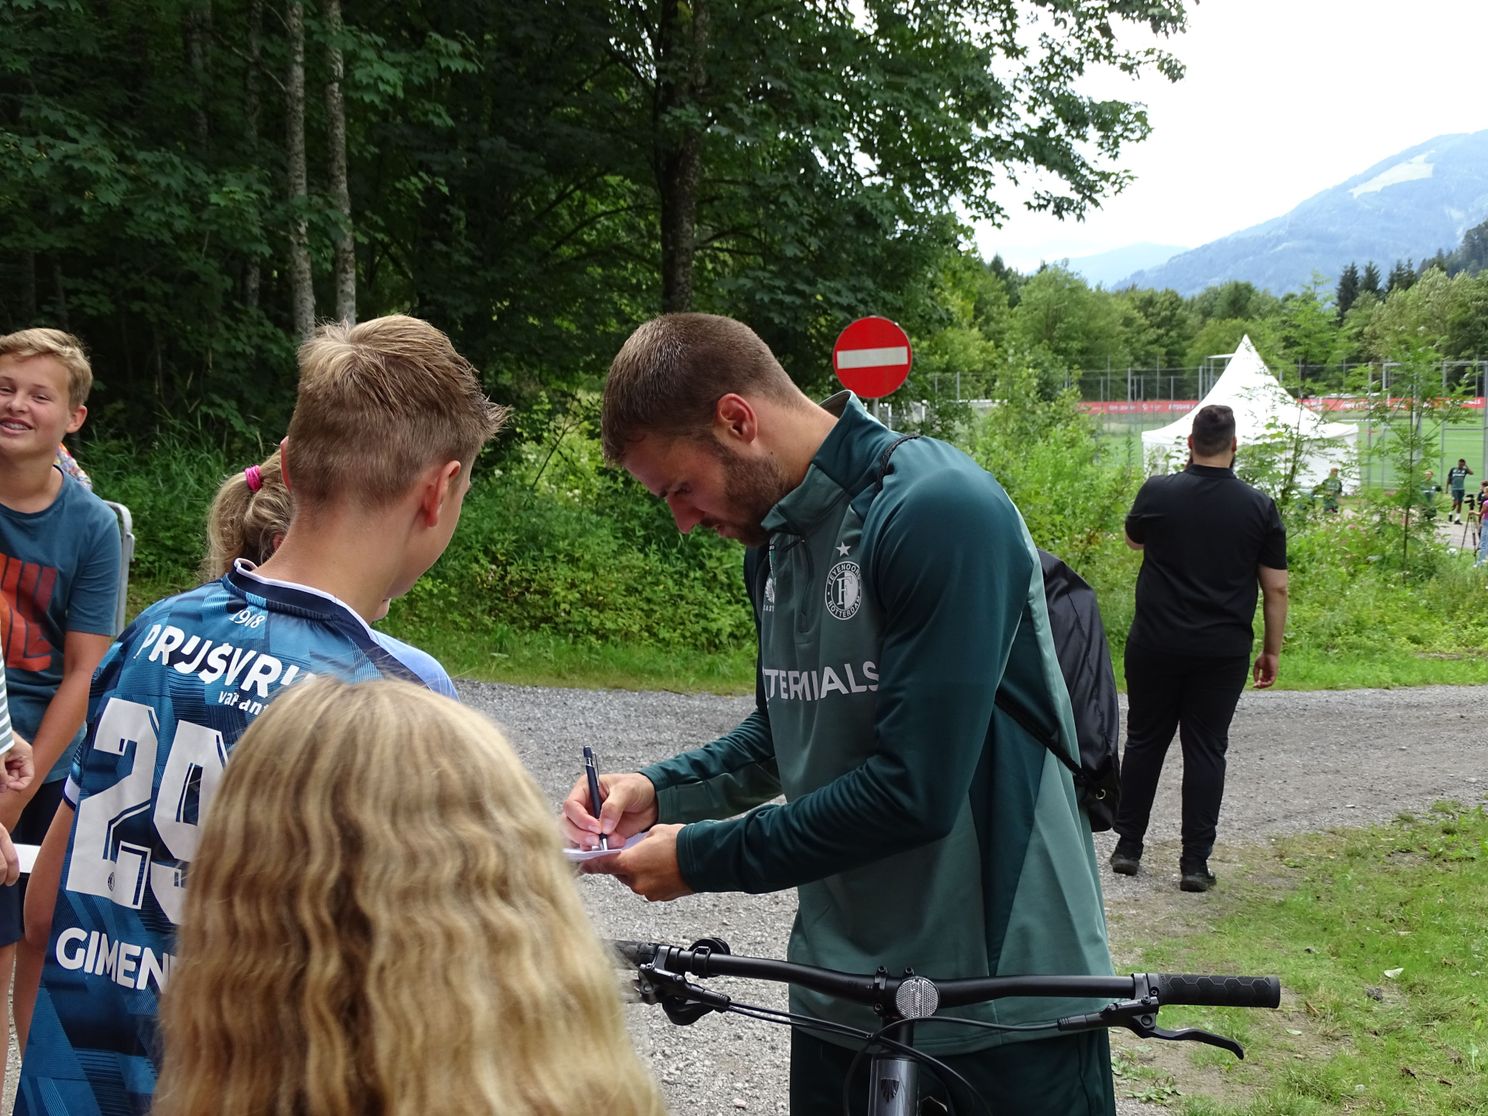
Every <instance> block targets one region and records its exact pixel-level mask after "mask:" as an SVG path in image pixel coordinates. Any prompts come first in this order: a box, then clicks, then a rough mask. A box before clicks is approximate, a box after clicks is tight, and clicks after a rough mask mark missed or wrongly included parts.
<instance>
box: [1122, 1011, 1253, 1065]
mask: <svg viewBox="0 0 1488 1116" xmlns="http://www.w3.org/2000/svg"><path fill="white" fill-rule="evenodd" d="M1101 1015H1102V1016H1104V1017H1106V1018H1108V1019H1109V1018H1111V1017H1113V1016H1114V1017H1115V1019H1116V1025H1117V1026H1121V1027H1125V1028H1126V1029H1127V1030H1128V1031H1130V1032H1132V1034H1134V1035H1139V1036H1140V1037H1142V1038H1158V1039H1165V1040H1166V1041H1168V1042H1202V1043H1207V1044H1208V1045H1209V1046H1217V1047H1219V1048H1220V1049H1221V1050H1228V1051H1229V1052H1230V1053H1231V1054H1233V1055H1235V1057H1237V1058H1239V1059H1240V1060H1241V1061H1244V1060H1245V1048H1244V1047H1243V1046H1241V1045H1240V1044H1239V1043H1238V1042H1236V1041H1235V1040H1234V1039H1231V1038H1226V1037H1225V1036H1224V1035H1216V1034H1213V1033H1212V1032H1210V1031H1205V1030H1201V1029H1200V1028H1198V1027H1183V1028H1180V1029H1179V1030H1176V1031H1171V1030H1169V1029H1168V1028H1166V1027H1159V1026H1158V1025H1157V1012H1156V1011H1155V1010H1153V1005H1152V1003H1151V1002H1150V1001H1147V1000H1126V1001H1123V1002H1122V1003H1117V1004H1112V1005H1111V1006H1110V1007H1108V1008H1106V1009H1105V1010H1104V1011H1102V1012H1101Z"/></svg>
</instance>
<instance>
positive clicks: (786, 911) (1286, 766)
mask: <svg viewBox="0 0 1488 1116" xmlns="http://www.w3.org/2000/svg"><path fill="white" fill-rule="evenodd" d="M1484 673H1485V676H1488V668H1485V672H1484ZM461 694H462V696H463V697H464V699H465V700H466V701H467V702H468V703H470V704H472V705H474V706H477V707H478V708H480V709H482V710H484V711H485V712H487V713H489V714H490V715H491V716H492V717H494V718H495V719H496V720H498V721H500V722H501V723H502V724H503V725H505V726H506V728H507V730H508V733H509V736H510V738H511V740H512V742H513V744H514V745H515V746H516V747H517V749H518V751H519V752H520V753H521V755H522V757H523V759H524V760H525V761H526V762H527V765H528V767H529V768H530V769H531V770H532V772H533V773H534V775H535V776H536V777H537V779H538V781H539V783H540V784H541V785H542V787H543V789H544V790H545V791H546V792H547V793H548V795H549V796H550V797H551V799H552V800H553V802H554V804H555V806H556V804H557V802H558V801H559V800H560V799H561V798H562V796H563V795H565V794H567V792H568V788H569V787H570V786H572V784H573V781H574V779H575V778H577V777H578V774H579V749H580V747H582V746H583V745H584V744H589V745H590V746H592V747H593V748H594V749H595V751H596V752H597V754H598V756H599V758H600V762H601V767H602V769H604V770H633V769H635V768H636V767H638V766H640V765H641V764H643V763H646V762H649V761H651V760H654V759H658V758H662V757H665V756H668V755H671V754H673V753H674V752H676V751H678V750H681V749H683V748H686V747H690V746H692V745H694V744H696V743H698V742H701V741H705V740H708V739H711V738H712V737H713V736H715V735H717V734H719V733H721V732H723V731H725V730H727V729H728V728H731V727H732V726H733V725H734V724H735V723H737V721H738V720H739V719H740V718H741V717H742V716H743V715H744V714H745V713H747V712H748V711H749V709H750V706H751V702H752V699H749V698H720V697H713V696H708V695H681V694H672V693H627V692H621V691H599V692H596V691H582V690H545V689H536V688H531V687H520V686H498V685H484V684H478V683H471V682H466V683H464V684H463V685H462V686H461ZM1485 706H1488V685H1485V686H1477V687H1426V688H1421V689H1410V690H1351V691H1336V692H1323V693H1294V692H1286V691H1281V692H1265V691H1261V692H1256V691H1247V692H1246V694H1245V696H1244V698H1243V699H1242V700H1241V702H1240V707H1239V710H1238V711H1237V714H1236V718H1235V724H1234V727H1233V729H1232V732H1231V748H1230V766H1229V774H1228V790H1227V794H1226V798H1225V805H1224V814H1223V816H1222V818H1221V823H1220V848H1219V849H1217V850H1216V855H1215V861H1214V866H1215V870H1216V872H1217V873H1219V874H1220V875H1221V877H1222V876H1223V872H1224V861H1225V856H1224V847H1223V846H1224V844H1225V842H1230V843H1232V844H1233V843H1240V842H1251V841H1257V840H1260V839H1263V838H1265V837H1269V836H1272V835H1276V834H1283V833H1295V832H1301V831H1308V830H1323V829H1329V828H1332V827H1336V826H1353V825H1368V824H1373V823H1377V822H1386V821H1389V820H1391V819H1392V818H1394V817H1395V815H1396V814H1397V813H1399V812H1400V811H1402V810H1420V809H1423V808H1425V807H1427V806H1429V805H1430V804H1431V803H1432V802H1435V801H1438V800H1440V799H1444V798H1452V799H1457V800H1459V801H1464V802H1479V801H1483V800H1484V799H1485V797H1488V732H1485V731H1484V727H1483V726H1484V722H1483V709H1484V708H1485ZM1178 755H1179V753H1178V749H1177V747H1176V746H1175V747H1174V749H1173V751H1172V753H1171V755H1170V767H1169V769H1168V771H1167V772H1165V776H1164V779H1163V783H1162V786H1161V787H1160V789H1159V792H1158V802H1157V806H1156V807H1155V809H1154V812H1153V818H1154V823H1153V827H1152V831H1151V832H1150V833H1149V836H1148V840H1149V843H1150V848H1149V852H1148V855H1147V858H1146V860H1145V862H1144V870H1143V873H1142V875H1140V876H1137V877H1130V878H1128V877H1115V876H1112V875H1111V874H1110V872H1109V870H1108V869H1106V868H1105V867H1104V864H1103V865H1102V873H1103V882H1104V886H1105V888H1106V901H1107V908H1108V910H1109V911H1111V912H1112V914H1113V915H1115V914H1119V913H1120V912H1122V911H1130V910H1136V909H1138V908H1140V909H1141V910H1142V911H1143V913H1144V915H1145V916H1146V917H1147V920H1148V921H1149V923H1151V922H1153V921H1156V922H1159V923H1160V922H1161V912H1162V909H1163V907H1164V906H1165V905H1167V904H1173V903H1189V904H1192V903H1195V902H1204V901H1205V897H1203V896H1186V895H1183V894H1182V893H1180V892H1179V891H1178V890H1177V874H1178V873H1177V847H1178V778H1177V775H1178V771H1179V770H1180V767H1181V765H1180V764H1179V763H1178ZM1096 840H1097V851H1098V853H1099V854H1100V856H1101V857H1102V860H1104V857H1105V856H1106V855H1107V854H1108V853H1109V852H1110V848H1111V845H1112V844H1113V843H1114V841H1113V839H1112V837H1111V835H1110V834H1098V835H1097V838H1096ZM1165 851H1166V852H1167V853H1170V854H1171V855H1167V856H1166V857H1165V856H1164V853H1165ZM1169 861H1170V862H1171V863H1167V862H1169ZM1165 875H1170V876H1171V879H1170V880H1167V881H1166V883H1167V886H1159V887H1154V886H1153V884H1154V882H1155V881H1159V880H1163V878H1164V876H1165ZM1220 886H1221V887H1223V881H1222V880H1221V885H1220ZM580 888H581V890H582V891H583V893H584V898H585V901H586V903H587V905H588V908H589V910H590V912H591V914H592V915H593V917H594V919H595V921H596V923H597V924H598V925H599V927H600V930H601V932H602V933H603V934H605V935H607V936H609V937H616V938H641V939H644V940H651V941H672V942H679V943H683V944H686V943H689V942H691V941H692V940H694V939H695V938H698V937H702V936H704V935H717V936H720V937H722V938H724V939H726V940H727V941H728V942H729V944H730V946H731V947H732V948H733V951H734V952H735V953H740V954H753V955H756V956H782V955H783V951H784V948H785V943H786V937H787V934H788V932H789V928H790V921H791V917H792V915H793V913H794V906H795V904H794V897H793V895H791V894H789V893H785V894H775V895H763V896H750V895H732V894H730V895H707V896H690V897H688V898H685V899H682V900H678V901H677V902H673V903H665V904H657V905H648V904H646V903H644V902H642V901H641V900H640V899H637V898H636V897H635V896H634V895H632V894H631V893H630V892H629V891H628V890H626V889H625V888H623V887H621V886H620V885H619V884H617V883H616V882H615V881H614V880H611V879H609V878H608V877H601V876H589V877H583V878H582V879H581V880H580ZM1120 924H1121V923H1120V920H1113V927H1114V926H1119V925H1120ZM1121 945H1122V943H1121V942H1120V941H1119V940H1117V941H1115V942H1113V946H1114V947H1115V948H1117V949H1118V950H1119V949H1120V948H1121ZM735 994H736V995H739V996H740V997H741V998H744V999H753V1000H754V1001H755V1002H762V1003H769V1004H773V1005H779V1004H781V1003H782V1002H783V994H781V993H780V992H779V991H778V990H777V989H774V988H772V987H770V986H766V985H758V984H753V983H751V984H748V985H745V986H741V987H740V989H739V991H737V992H736V993H735ZM627 1011H628V1012H629V1018H630V1024H631V1027H632V1032H633V1034H634V1035H635V1039H636V1043H637V1045H638V1047H639V1048H640V1050H641V1051H642V1052H643V1053H644V1054H645V1056H646V1057H647V1058H649V1059H650V1061H651V1064H652V1065H653V1066H654V1067H655V1070H656V1073H657V1074H658V1076H659V1077H660V1078H661V1079H662V1081H663V1083H664V1087H665V1090H666V1095H667V1099H668V1102H669V1105H670V1107H671V1109H672V1111H673V1112H675V1113H676V1114H677V1116H725V1114H727V1116H734V1114H737V1113H740V1112H745V1113H748V1112H754V1113H760V1112H768V1113H777V1112H785V1111H786V1110H787V1109H786V1101H785V1087H784V1082H785V1081H786V1057H787V1050H788V1044H789V1036H788V1034H787V1032H786V1030H785V1028H783V1027H777V1026H772V1025H769V1024H764V1023H757V1022H753V1021H747V1020H741V1019H725V1018H722V1017H718V1016H713V1017H709V1018H706V1019H704V1020H702V1021H701V1022H700V1023H698V1024H696V1025H694V1026H692V1027H690V1028H685V1029H684V1028H679V1027H673V1026H671V1025H670V1024H669V1023H668V1022H667V1020H666V1019H665V1017H664V1016H663V1015H662V1013H661V1012H660V1010H659V1009H656V1008H650V1007H645V1006H640V1005H637V1006H634V1007H630V1008H628V1009H627ZM1119 1111H1120V1113H1121V1116H1144V1114H1150V1113H1158V1112H1162V1111H1163V1110H1162V1109H1154V1108H1152V1107H1150V1106H1146V1105H1141V1104H1138V1103H1136V1102H1133V1101H1125V1100H1124V1101H1122V1102H1121V1103H1120V1105H1119Z"/></svg>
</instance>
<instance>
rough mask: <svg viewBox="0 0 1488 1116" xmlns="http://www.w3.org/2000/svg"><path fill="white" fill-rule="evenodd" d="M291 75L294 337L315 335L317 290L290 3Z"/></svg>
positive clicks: (300, 17)
mask: <svg viewBox="0 0 1488 1116" xmlns="http://www.w3.org/2000/svg"><path fill="white" fill-rule="evenodd" d="M285 7H286V11H285V16H286V19H285V26H286V27H287V29H288V32H289V75H288V79H287V80H286V81H285V83H284V101H285V113H284V116H285V128H286V132H287V136H286V140H287V146H288V149H289V205H290V210H291V213H290V221H289V287H290V299H291V302H292V305H293V311H294V331H295V336H296V337H297V338H298V339H299V340H301V341H303V340H305V339H306V338H307V337H309V336H310V334H311V333H313V332H314V331H315V286H314V282H313V279H312V276H311V274H310V222H309V215H308V213H307V210H308V208H309V204H310V201H309V194H310V191H309V188H308V186H307V185H306V176H305V6H304V2H303V0H288V3H287V4H286V6H285Z"/></svg>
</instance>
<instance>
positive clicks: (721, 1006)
mask: <svg viewBox="0 0 1488 1116" xmlns="http://www.w3.org/2000/svg"><path fill="white" fill-rule="evenodd" d="M635 987H636V994H637V995H638V996H639V997H640V1001H641V1003H643V1004H660V1005H661V1010H662V1011H664V1012H666V1015H667V1018H668V1019H670V1020H671V1021H672V1022H673V1023H675V1024H676V1025H677V1026H679V1027H685V1026H687V1025H688V1024H690V1023H696V1022H697V1021H698V1020H699V1019H701V1018H702V1017H703V1016H705V1015H707V1014H708V1013H709V1012H713V1011H727V1010H728V1008H729V1005H730V1004H731V1003H733V1001H732V1000H730V999H729V998H728V997H727V996H725V995H724V994H723V993H722V992H715V991H713V990H712V989H711V988H703V987H701V986H699V985H696V984H693V983H692V982H691V981H689V980H688V979H687V978H686V977H685V976H683V975H681V974H680V973H674V972H671V971H669V970H667V969H658V968H657V967H656V965H655V963H648V964H645V965H640V966H637V968H636V980H635Z"/></svg>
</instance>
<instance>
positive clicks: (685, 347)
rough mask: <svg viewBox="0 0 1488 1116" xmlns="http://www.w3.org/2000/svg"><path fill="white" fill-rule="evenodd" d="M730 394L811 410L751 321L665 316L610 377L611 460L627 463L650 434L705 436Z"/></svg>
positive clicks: (629, 344) (639, 332) (604, 424)
mask: <svg viewBox="0 0 1488 1116" xmlns="http://www.w3.org/2000/svg"><path fill="white" fill-rule="evenodd" d="M730 392H736V393H738V394H740V395H747V394H756V395H763V396H767V397H769V398H771V399H775V400H777V401H779V402H783V403H803V404H804V403H807V402H809V400H807V399H806V397H805V396H804V395H802V394H801V391H800V389H799V388H797V387H796V385H795V383H794V382H793V381H792V380H791V378H790V376H789V375H788V374H787V373H786V371H785V369H784V368H782V367H781V366H780V362H779V361H778V360H776V359H775V354H774V353H772V352H771V351H770V347H769V346H768V345H766V344H765V342H764V341H763V340H762V339H761V338H760V336H759V334H757V333H755V332H754V330H752V329H750V328H749V327H748V326H747V325H745V324H744V323H743V322H739V321H735V320H734V319H733V318H724V317H720V316H719V315H717V314H663V315H662V316H661V317H659V318H652V319H651V320H650V321H649V322H646V323H645V324H643V325H641V326H640V327H638V328H637V329H636V331H635V332H634V333H632V334H631V335H630V337H629V338H628V339H627V340H626V342H625V344H624V345H622V346H621V347H620V352H619V353H618V354H616V356H615V359H614V361H613V362H612V363H611V364H610V372H609V375H608V376H606V377H605V385H604V403H603V405H602V407H601V410H600V434H601V438H602V440H603V444H604V455H605V458H606V459H607V460H609V461H611V462H617V463H618V462H620V461H622V460H624V458H625V454H626V452H627V451H628V450H629V448H630V444H631V443H632V442H634V441H636V440H637V439H638V438H641V437H644V436H645V435H647V434H664V435H669V436H690V435H697V434H701V433H702V432H703V431H705V430H707V429H708V428H709V426H710V425H711V424H712V421H713V409H714V407H715V406H716V404H717V403H718V400H719V399H721V398H722V397H723V396H725V395H727V394H729V393H730Z"/></svg>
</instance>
